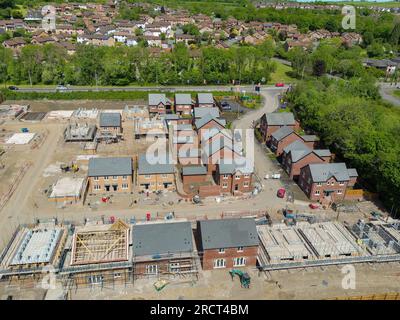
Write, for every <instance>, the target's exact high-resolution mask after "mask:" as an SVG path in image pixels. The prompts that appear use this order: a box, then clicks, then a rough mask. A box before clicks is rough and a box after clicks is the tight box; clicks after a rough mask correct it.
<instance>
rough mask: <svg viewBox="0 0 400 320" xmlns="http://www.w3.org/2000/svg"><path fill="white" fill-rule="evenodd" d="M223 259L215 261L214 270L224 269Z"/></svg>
mask: <svg viewBox="0 0 400 320" xmlns="http://www.w3.org/2000/svg"><path fill="white" fill-rule="evenodd" d="M225 265H226V264H225V259H215V260H214V268H225Z"/></svg>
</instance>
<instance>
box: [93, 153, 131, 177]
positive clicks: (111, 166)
mask: <svg viewBox="0 0 400 320" xmlns="http://www.w3.org/2000/svg"><path fill="white" fill-rule="evenodd" d="M126 175H132V158H130V157H119V158H115V157H114V158H90V160H89V170H88V176H89V177H101V176H126Z"/></svg>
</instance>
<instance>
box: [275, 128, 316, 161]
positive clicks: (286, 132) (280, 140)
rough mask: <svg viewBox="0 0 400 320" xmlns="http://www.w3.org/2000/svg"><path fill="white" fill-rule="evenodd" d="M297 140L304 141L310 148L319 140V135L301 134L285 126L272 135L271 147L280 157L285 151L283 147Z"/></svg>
mask: <svg viewBox="0 0 400 320" xmlns="http://www.w3.org/2000/svg"><path fill="white" fill-rule="evenodd" d="M297 140H298V141H301V142H303V143H304V144H305V145H306V146H307V147H308V148H310V149H314V148H315V146H316V143H317V141H318V137H317V136H315V135H304V136H300V135H299V134H298V133H297V132H295V131H294V130H293V129H292V128H290V127H287V126H285V127H282V128H280V129H278V130H277V131H275V132H274V133H273V134H272V135H271V141H270V143H269V147H270V149H271V150H272V151H273V152H274V153H275V155H276V156H278V157H280V156H281V155H282V153H283V149H284V148H286V147H287V146H288V145H290V144H291V143H293V142H294V141H297Z"/></svg>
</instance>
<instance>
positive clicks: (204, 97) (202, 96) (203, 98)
mask: <svg viewBox="0 0 400 320" xmlns="http://www.w3.org/2000/svg"><path fill="white" fill-rule="evenodd" d="M197 101H198V102H199V103H200V104H202V103H204V104H209V103H214V98H213V95H212V93H198V94H197Z"/></svg>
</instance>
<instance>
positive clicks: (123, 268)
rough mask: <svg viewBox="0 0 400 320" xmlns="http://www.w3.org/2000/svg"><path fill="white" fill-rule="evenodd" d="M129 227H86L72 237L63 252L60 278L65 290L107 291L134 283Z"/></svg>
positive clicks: (118, 224) (76, 231)
mask: <svg viewBox="0 0 400 320" xmlns="http://www.w3.org/2000/svg"><path fill="white" fill-rule="evenodd" d="M130 233H131V231H130V227H129V225H127V224H126V223H125V222H122V221H121V220H117V221H116V222H115V223H113V224H108V225H107V224H94V225H92V224H87V225H85V226H84V227H78V228H76V229H75V230H74V232H73V233H72V234H70V236H69V238H68V240H67V244H66V247H65V251H64V264H63V267H62V269H61V271H60V278H61V280H62V282H63V285H64V287H65V288H66V289H68V290H70V289H77V288H78V287H80V286H84V287H87V286H89V287H101V288H103V287H108V286H114V284H127V283H129V282H130V281H131V280H132V276H131V270H132V259H131V255H132V253H131V252H132V251H131V250H130V245H131V236H130Z"/></svg>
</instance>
